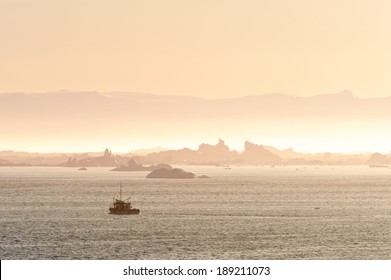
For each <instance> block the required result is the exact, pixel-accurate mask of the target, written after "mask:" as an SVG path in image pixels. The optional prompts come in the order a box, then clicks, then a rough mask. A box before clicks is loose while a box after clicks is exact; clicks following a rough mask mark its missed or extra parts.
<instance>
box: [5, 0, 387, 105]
mask: <svg viewBox="0 0 391 280" xmlns="http://www.w3.org/2000/svg"><path fill="white" fill-rule="evenodd" d="M390 15H391V2H390V1H388V0H373V1H357V0H328V1H317V0H298V1H291V0H285V1H283V0H270V1H268V0H241V1H233V0H214V1H206V0H196V1H193V0H186V1H184V0H164V1H161V0H159V1H158V0H137V1H136V0H0V92H14V91H23V92H42V91H50V90H58V89H72V90H99V91H116V90H121V91H141V92H151V93H157V94H175V95H192V96H199V97H208V98H221V97H234V96H243V95H250V94H265V93H271V92H281V93H285V94H292V95H299V96H308V95H314V94H321V93H329V92H338V91H341V90H343V89H350V90H351V91H352V92H353V93H354V94H355V95H356V96H359V97H363V98H366V97H370V96H388V95H391V79H390V78H389V73H391V52H390V49H391V36H390V35H391V32H390V31H391V30H390V29H391V16H390Z"/></svg>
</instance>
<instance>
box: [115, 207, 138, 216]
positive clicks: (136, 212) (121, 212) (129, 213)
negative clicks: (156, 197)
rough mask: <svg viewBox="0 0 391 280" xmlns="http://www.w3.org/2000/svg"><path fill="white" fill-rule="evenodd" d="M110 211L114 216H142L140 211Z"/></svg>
mask: <svg viewBox="0 0 391 280" xmlns="http://www.w3.org/2000/svg"><path fill="white" fill-rule="evenodd" d="M109 211H110V213H109V214H114V215H137V214H140V209H130V210H118V209H115V208H110V209H109Z"/></svg>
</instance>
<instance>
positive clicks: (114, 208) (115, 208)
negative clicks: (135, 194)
mask: <svg viewBox="0 0 391 280" xmlns="http://www.w3.org/2000/svg"><path fill="white" fill-rule="evenodd" d="M109 211H110V213H109V214H116V215H137V214H139V213H140V209H137V208H133V206H132V203H131V202H130V197H128V198H127V199H125V200H122V185H120V187H119V199H118V198H114V197H113V202H112V203H111V205H110V208H109Z"/></svg>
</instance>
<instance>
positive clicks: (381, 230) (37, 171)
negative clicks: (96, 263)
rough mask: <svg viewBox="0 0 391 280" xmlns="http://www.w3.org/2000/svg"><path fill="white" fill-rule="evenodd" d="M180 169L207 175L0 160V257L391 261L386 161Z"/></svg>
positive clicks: (390, 182) (390, 179) (390, 174)
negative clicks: (120, 211) (153, 175)
mask: <svg viewBox="0 0 391 280" xmlns="http://www.w3.org/2000/svg"><path fill="white" fill-rule="evenodd" d="M181 168H183V169H185V170H186V171H190V172H193V173H195V174H196V175H197V176H200V175H207V176H209V177H210V178H209V179H147V178H146V175H147V173H148V172H114V171H109V169H110V168H88V170H86V171H79V170H77V168H66V167H0V259H2V260H6V259H15V260H21V259H22V260H24V259H35V260H41V259H65V260H67V259H76V260H98V259H103V260H112V259H122V260H133V259H141V260H144V259H145V260H147V259H181V260H182V259H193V260H198V259H201V260H209V259H212V260H213V259H222V260H231V259H240V260H252V259H263V260H275V259H278V260H291V259H305V260H311V259H321V260H334V259H337V260H339V259H361V260H374V259H391V169H388V168H370V167H368V166H252V167H250V166H231V167H229V168H227V167H221V166H181ZM120 184H122V189H123V198H127V197H131V201H132V205H133V206H134V207H136V208H139V209H140V210H141V212H140V214H139V215H110V214H109V211H108V208H109V206H110V203H111V202H112V200H113V198H115V197H117V195H118V193H119V186H120Z"/></svg>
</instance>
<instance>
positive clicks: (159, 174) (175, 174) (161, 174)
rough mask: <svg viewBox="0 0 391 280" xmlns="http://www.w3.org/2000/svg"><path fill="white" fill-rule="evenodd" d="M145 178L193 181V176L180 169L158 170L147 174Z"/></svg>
mask: <svg viewBox="0 0 391 280" xmlns="http://www.w3.org/2000/svg"><path fill="white" fill-rule="evenodd" d="M147 178H171V179H194V178H195V175H194V173H191V172H186V171H184V170H183V169H180V168H173V169H166V168H160V169H156V170H154V171H152V172H151V173H149V174H148V175H147Z"/></svg>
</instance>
